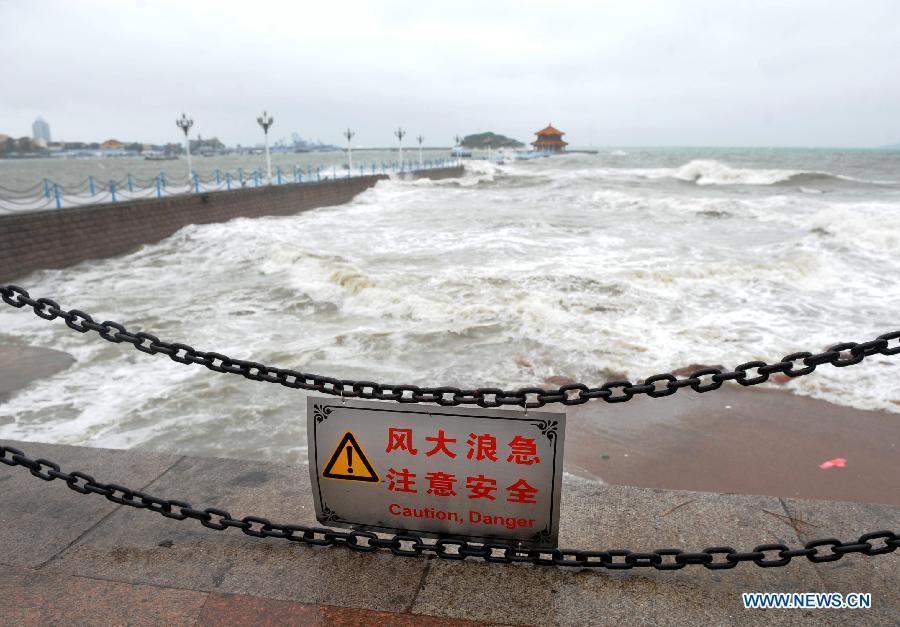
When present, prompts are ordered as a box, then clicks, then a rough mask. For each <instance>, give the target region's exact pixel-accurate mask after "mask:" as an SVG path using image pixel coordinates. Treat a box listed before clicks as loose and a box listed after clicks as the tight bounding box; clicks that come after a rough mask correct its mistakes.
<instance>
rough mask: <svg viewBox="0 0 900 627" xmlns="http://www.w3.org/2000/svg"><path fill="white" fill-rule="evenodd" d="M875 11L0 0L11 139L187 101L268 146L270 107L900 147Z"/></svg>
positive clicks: (0, 108) (895, 23) (282, 130)
mask: <svg viewBox="0 0 900 627" xmlns="http://www.w3.org/2000/svg"><path fill="white" fill-rule="evenodd" d="M862 4H863V5H865V8H864V9H863V8H860V10H856V11H853V12H846V11H843V10H842V9H840V7H836V8H832V7H828V6H822V5H821V4H819V3H815V2H797V3H792V4H791V5H789V6H781V5H779V4H775V3H771V4H768V5H767V7H766V9H765V10H759V7H758V6H756V5H753V6H751V5H733V4H728V5H722V4H719V3H713V2H698V1H691V2H684V3H679V4H660V3H652V2H635V3H629V4H624V3H613V4H604V5H602V6H594V5H592V4H590V3H585V2H563V3H560V4H558V5H554V6H553V7H540V6H536V5H531V4H510V3H496V4H491V5H489V6H485V5H483V4H478V3H472V2H462V3H457V4H455V5H454V6H453V7H423V6H421V5H420V4H416V3H411V2H392V3H389V4H384V5H378V6H374V7H373V6H369V5H367V4H365V3H361V2H359V3H357V2H352V3H344V4H341V5H335V6H331V5H328V6H326V5H314V6H309V7H298V6H295V5H293V4H287V3H279V2H265V1H264V2H261V3H259V6H254V9H253V12H252V13H250V14H249V15H248V16H247V18H246V19H241V20H239V21H238V20H234V19H232V18H231V11H230V10H229V9H230V8H231V7H230V5H228V4H227V3H226V4H224V5H223V4H222V3H211V2H196V3H191V4H190V5H180V4H177V3H174V2H168V1H160V2H154V3H145V2H134V3H131V4H127V5H124V4H122V3H117V2H109V1H107V0H86V1H85V2H82V3H78V4H71V3H64V2H57V1H54V0H46V1H43V2H35V3H32V4H21V5H17V4H13V3H5V4H3V5H0V19H2V20H3V22H4V23H7V24H15V25H16V28H15V29H12V30H10V32H9V33H8V34H7V36H6V37H5V38H4V40H3V42H2V43H0V51H2V52H3V53H5V56H6V57H7V58H12V59H15V62H14V63H9V64H5V66H4V67H3V69H2V70H0V78H2V80H3V84H4V85H7V86H11V87H12V89H7V90H6V98H4V99H3V102H2V103H0V132H2V133H9V134H13V135H17V136H20V135H26V134H27V129H28V128H29V125H30V124H31V122H32V120H33V119H34V117H35V115H37V114H38V113H40V114H41V115H44V116H45V117H46V119H48V120H52V121H53V125H54V136H56V137H57V138H64V139H72V140H75V139H77V138H96V139H97V140H98V141H102V139H106V138H110V137H114V138H120V139H123V140H124V139H128V140H133V141H141V142H162V141H177V139H178V136H179V134H180V132H179V131H178V129H177V128H175V127H174V125H173V124H172V116H174V115H179V114H180V113H181V112H182V111H185V112H187V113H188V114H189V115H192V116H193V117H194V119H195V120H196V122H197V127H196V129H195V130H194V131H192V132H196V133H200V134H203V135H204V136H218V137H219V138H220V139H221V140H222V141H223V142H225V143H226V144H229V145H234V144H242V145H255V144H256V143H258V142H259V141H261V140H262V134H261V132H260V130H259V128H258V127H257V126H256V125H255V118H256V116H257V115H259V112H260V111H262V110H263V109H267V110H269V111H271V112H272V113H273V114H274V115H275V116H276V119H277V122H276V124H275V126H274V127H273V129H272V133H273V136H274V137H288V136H289V135H290V133H291V132H293V131H299V132H300V133H301V134H303V135H304V136H309V137H320V138H321V139H322V141H324V142H326V143H333V144H337V145H340V144H342V143H343V142H342V141H341V132H342V131H343V130H344V129H345V128H347V127H348V126H349V127H351V128H353V129H354V130H355V131H356V133H357V135H356V141H357V142H358V143H359V144H360V145H370V146H375V145H378V146H387V145H394V144H395V143H396V142H395V141H393V139H392V134H391V133H392V129H394V128H396V126H397V125H403V126H404V127H405V128H408V129H409V130H410V132H411V133H413V134H418V133H422V134H423V135H424V136H425V137H426V138H427V140H428V141H429V142H434V143H435V144H448V143H449V142H450V138H452V137H453V136H454V135H455V134H457V133H461V134H466V133H475V132H481V131H495V132H498V133H502V134H504V135H508V136H510V137H515V138H517V139H520V140H526V139H529V138H530V137H531V134H532V133H533V132H534V131H535V130H536V129H539V128H541V127H542V126H543V125H544V124H546V122H547V121H548V120H552V121H553V122H554V123H557V124H559V125H560V126H563V127H565V128H566V129H567V131H568V134H569V135H568V136H569V138H570V139H571V141H572V143H573V145H610V146H616V145H635V146H640V145H645V146H654V145H657V146H658V145H695V146H696V145H730V146H853V147H877V146H881V145H886V144H894V143H896V142H898V141H900V118H898V116H897V115H896V112H897V111H898V110H900V86H898V84H897V82H896V81H891V80H886V78H887V77H891V76H898V75H900V55H898V54H897V48H898V44H897V42H898V41H900V5H897V4H896V3H892V2H886V1H880V0H871V1H866V2H863V3H862ZM47 14H52V15H53V16H54V17H53V19H52V20H47V18H46V16H47ZM34 33H40V34H41V35H40V37H34V36H33V34H34ZM73 33H77V34H78V37H77V38H76V39H75V40H74V42H73V39H72V34H73ZM698 34H701V35H702V36H698ZM57 42H65V43H57ZM110 50H115V54H110V53H109V51H110ZM38 77H39V78H38ZM101 138H102V139H101ZM432 138H433V139H432Z"/></svg>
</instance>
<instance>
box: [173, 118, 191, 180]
mask: <svg viewBox="0 0 900 627" xmlns="http://www.w3.org/2000/svg"><path fill="white" fill-rule="evenodd" d="M193 125H194V121H193V120H192V119H191V118H189V117H188V116H187V115H185V114H184V113H182V114H181V117H180V118H176V119H175V126H177V127H178V128H180V129H181V130H182V131H184V145H185V148H186V149H187V159H188V185H190V184H191V176H192V175H193V174H194V169H193V168H192V167H191V140H190V139H188V131H190V130H191V127H192V126H193Z"/></svg>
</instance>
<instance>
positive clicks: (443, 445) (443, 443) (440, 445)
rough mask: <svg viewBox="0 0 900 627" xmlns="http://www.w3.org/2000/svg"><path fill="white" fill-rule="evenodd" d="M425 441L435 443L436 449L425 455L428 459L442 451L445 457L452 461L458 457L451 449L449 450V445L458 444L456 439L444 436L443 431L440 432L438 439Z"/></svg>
mask: <svg viewBox="0 0 900 627" xmlns="http://www.w3.org/2000/svg"><path fill="white" fill-rule="evenodd" d="M425 441H426V442H434V443H435V445H434V448H433V449H431V450H430V451H428V452H427V453H425V454H426V455H427V456H428V457H431V456H432V455H436V454H437V453H439V452H441V451H443V452H444V455H446V456H447V457H449V458H451V459H452V458H454V457H456V453H454V452H453V451H451V450H450V449H449V448H447V445H448V444H456V438H448V437H447V436H446V435H445V434H444V430H443V429H441V430H440V431H438V434H437V437H435V438H425Z"/></svg>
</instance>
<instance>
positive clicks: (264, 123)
mask: <svg viewBox="0 0 900 627" xmlns="http://www.w3.org/2000/svg"><path fill="white" fill-rule="evenodd" d="M256 122H257V123H258V124H259V125H260V126H261V127H262V130H263V134H264V135H265V136H266V176H267V177H268V179H269V184H270V185H271V184H272V158H271V157H270V156H269V127H270V126H272V124H274V123H275V118H273V117H272V116H271V115H269V114H268V113H267V112H265V111H263V113H262V115H261V116H259V117H258V118H256Z"/></svg>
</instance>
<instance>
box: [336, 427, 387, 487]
mask: <svg viewBox="0 0 900 627" xmlns="http://www.w3.org/2000/svg"><path fill="white" fill-rule="evenodd" d="M322 476H323V477H325V478H326V479H341V480H343V481H363V482H369V483H375V482H379V481H381V479H379V477H378V473H377V472H375V468H374V467H373V466H372V464H371V463H370V462H369V458H368V457H366V453H365V451H363V448H362V447H361V446H360V445H359V442H357V441H356V437H355V436H354V435H353V432H351V431H348V432H347V433H345V434H344V437H342V438H341V441H340V442H339V443H338V445H337V448H335V449H334V453H332V454H331V458H330V459H329V460H328V463H327V464H325V470H323V471H322Z"/></svg>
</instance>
